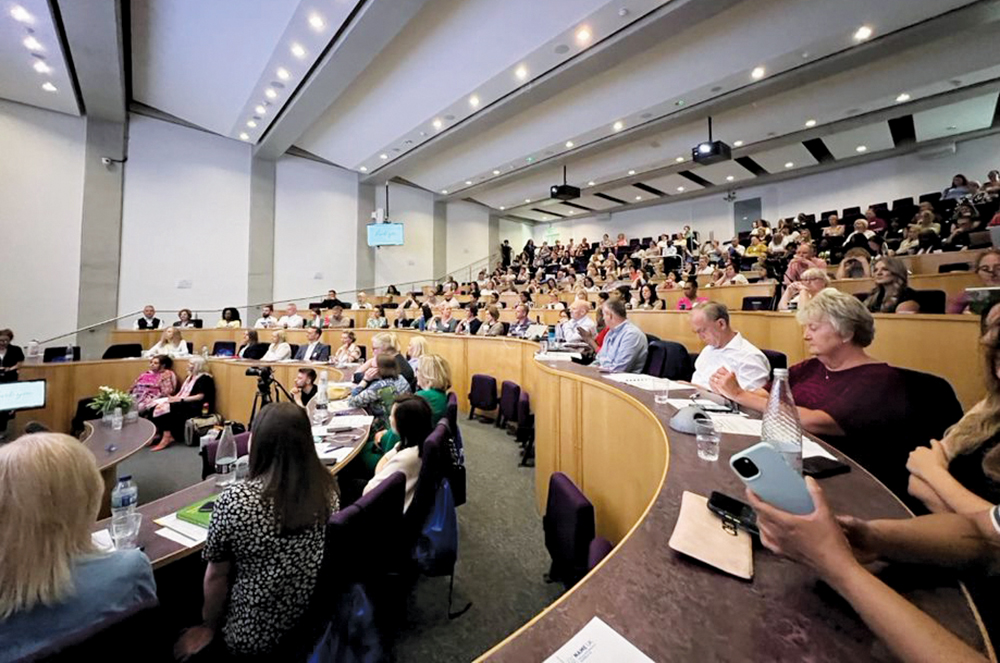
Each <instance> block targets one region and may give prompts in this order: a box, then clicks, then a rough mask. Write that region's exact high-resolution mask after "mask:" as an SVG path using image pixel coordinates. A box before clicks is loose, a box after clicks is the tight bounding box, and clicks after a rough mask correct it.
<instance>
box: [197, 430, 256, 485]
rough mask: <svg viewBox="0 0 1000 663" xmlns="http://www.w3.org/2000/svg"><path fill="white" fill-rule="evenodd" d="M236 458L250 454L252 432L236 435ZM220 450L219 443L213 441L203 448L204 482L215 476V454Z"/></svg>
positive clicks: (202, 468)
mask: <svg viewBox="0 0 1000 663" xmlns="http://www.w3.org/2000/svg"><path fill="white" fill-rule="evenodd" d="M235 437H236V457H237V458H240V457H241V456H246V455H247V454H249V453H250V449H249V446H250V432H249V431H247V432H246V433H240V434H239V435H236V436H235ZM218 449H219V441H218V440H212V441H211V442H206V443H205V446H203V447H202V448H201V452H200V453H201V478H202V480H205V479H207V478H208V477H209V476H210V475H212V474H215V452H216V451H218Z"/></svg>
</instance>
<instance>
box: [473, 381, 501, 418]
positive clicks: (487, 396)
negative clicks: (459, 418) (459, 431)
mask: <svg viewBox="0 0 1000 663" xmlns="http://www.w3.org/2000/svg"><path fill="white" fill-rule="evenodd" d="M477 408H478V409H480V410H486V411H490V410H495V409H497V379H496V378H495V377H493V376H492V375H483V374H481V373H476V374H475V375H473V376H472V387H471V388H470V389H469V419H472V418H473V417H474V416H475V413H476V409H477Z"/></svg>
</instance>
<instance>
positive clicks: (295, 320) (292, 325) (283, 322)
mask: <svg viewBox="0 0 1000 663" xmlns="http://www.w3.org/2000/svg"><path fill="white" fill-rule="evenodd" d="M303 324H305V321H304V320H303V319H302V316H301V315H299V307H298V306H296V305H295V304H289V305H288V308H287V309H286V310H285V315H283V316H281V319H280V320H278V326H279V327H284V328H285V329H302V325H303Z"/></svg>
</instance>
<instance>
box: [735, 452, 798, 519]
mask: <svg viewBox="0 0 1000 663" xmlns="http://www.w3.org/2000/svg"><path fill="white" fill-rule="evenodd" d="M729 466H730V467H732V469H733V472H735V473H736V476H738V477H739V478H740V480H741V481H742V482H743V483H745V484H746V485H747V487H748V488H749V489H750V490H752V491H753V492H755V493H756V494H757V496H758V497H759V498H760V499H761V500H763V501H764V502H767V503H768V504H770V505H772V506H775V507H777V508H779V509H781V510H782V511H787V512H789V513H794V514H796V515H800V516H802V515H805V514H807V513H812V512H813V510H814V509H815V508H816V507H815V505H814V504H813V501H812V496H811V495H810V494H809V489H808V488H806V482H805V479H803V478H802V476H801V475H799V473H798V472H796V471H795V470H793V469H792V468H791V466H789V465H788V463H786V462H785V459H784V458H782V456H781V454H780V453H778V450H777V449H775V448H774V447H773V446H771V445H770V444H768V443H767V442H759V443H757V444H755V445H753V446H752V447H750V448H749V449H744V450H743V451H741V452H739V453H737V454H733V456H732V458H730V459H729Z"/></svg>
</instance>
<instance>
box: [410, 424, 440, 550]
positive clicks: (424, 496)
mask: <svg viewBox="0 0 1000 663" xmlns="http://www.w3.org/2000/svg"><path fill="white" fill-rule="evenodd" d="M449 435H451V430H450V428H449V427H448V422H447V421H440V422H438V425H437V426H435V427H434V430H433V431H431V434H430V435H428V436H427V439H426V440H424V448H423V454H422V455H421V463H420V474H419V475H418V476H417V486H416V488H415V489H414V492H413V499H412V500H410V508H409V509H407V510H406V514H405V515H404V516H403V520H404V525H405V528H406V529H405V531H406V550H407V551H409V550H411V549H412V548H413V544H414V543H415V542H416V540H417V535H418V534H420V529H421V527H423V524H424V523H425V522H426V521H427V515H428V514H429V513H430V512H431V509H432V508H434V498H435V496H436V495H437V489H438V485H439V484H440V483H441V479H443V478H444V476H445V472H446V471H447V469H448V447H447V444H448V436H449Z"/></svg>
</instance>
